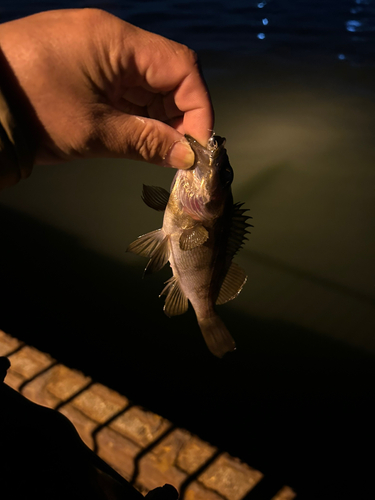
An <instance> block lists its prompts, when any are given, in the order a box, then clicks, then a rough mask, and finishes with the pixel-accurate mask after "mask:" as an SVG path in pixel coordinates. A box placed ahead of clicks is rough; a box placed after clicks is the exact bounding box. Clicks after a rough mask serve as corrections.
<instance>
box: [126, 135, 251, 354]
mask: <svg viewBox="0 0 375 500" xmlns="http://www.w3.org/2000/svg"><path fill="white" fill-rule="evenodd" d="M186 138H187V140H188V141H189V143H190V145H191V147H192V149H193V151H194V153H195V162H194V165H193V167H192V168H191V169H189V170H179V171H178V172H177V173H176V175H175V178H174V180H173V182H172V186H171V193H170V194H169V193H168V192H167V191H166V190H164V189H163V188H159V187H154V186H144V187H143V194H142V198H143V200H144V201H145V203H146V204H147V205H148V206H150V207H151V208H154V209H155V210H159V211H161V210H165V213H164V219H163V226H162V228H161V229H160V230H157V231H152V232H151V233H147V234H145V235H143V236H140V237H139V238H138V239H137V240H135V241H134V242H133V243H131V244H130V246H129V247H128V251H131V252H134V253H136V254H139V255H143V256H145V257H148V258H149V262H148V264H147V266H146V269H145V274H148V273H150V272H154V271H157V270H159V269H161V268H162V267H163V266H164V265H165V264H166V263H167V262H168V261H169V263H170V266H171V268H172V272H173V276H172V278H171V279H169V280H168V281H167V282H166V284H165V285H166V286H165V287H164V289H163V291H162V292H161V295H166V300H165V305H164V312H165V313H166V314H167V315H168V316H175V315H178V314H183V313H184V312H185V311H186V310H187V308H188V302H189V301H190V303H191V304H192V306H193V308H194V311H195V314H196V316H197V320H198V324H199V326H200V329H201V331H202V334H203V337H204V339H205V341H206V344H207V346H208V348H209V349H210V351H211V352H212V353H213V354H214V355H216V356H218V357H222V356H223V355H224V354H225V353H226V352H228V351H233V350H234V349H235V342H234V340H233V338H232V336H231V335H230V333H229V331H228V330H227V328H226V327H225V325H224V323H223V322H222V320H221V319H220V317H219V316H218V315H217V313H216V304H223V303H225V302H228V301H229V300H232V299H234V298H235V297H236V296H237V295H238V294H239V293H240V291H241V290H242V288H243V286H244V284H245V282H246V280H247V276H246V274H245V272H244V271H243V270H242V269H241V268H239V267H238V266H237V265H236V264H235V263H233V262H232V260H233V257H234V255H235V254H236V253H237V252H238V250H239V249H240V248H241V246H242V245H243V243H244V240H245V239H246V237H245V234H246V233H247V232H248V231H247V228H248V227H249V226H250V224H248V223H247V219H248V218H249V217H248V216H247V215H245V212H246V209H242V208H241V207H242V205H241V204H233V198H232V192H231V184H232V181H233V170H232V167H231V166H230V164H229V160H228V156H227V154H226V150H225V148H224V144H225V139H224V138H222V137H219V136H212V137H211V138H210V140H209V142H208V145H207V147H203V146H202V145H200V144H199V143H198V142H197V141H196V140H195V139H193V138H192V137H190V136H186Z"/></svg>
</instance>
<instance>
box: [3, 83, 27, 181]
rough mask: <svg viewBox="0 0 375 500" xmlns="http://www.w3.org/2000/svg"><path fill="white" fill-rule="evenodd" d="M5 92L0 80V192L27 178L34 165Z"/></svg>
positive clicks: (24, 132)
mask: <svg viewBox="0 0 375 500" xmlns="http://www.w3.org/2000/svg"><path fill="white" fill-rule="evenodd" d="M7 90H8V89H7V88H6V85H4V82H2V81H1V79H0V190H1V189H3V188H4V187H6V186H11V185H12V184H16V183H17V182H18V181H19V180H20V179H24V178H26V177H28V176H29V175H30V173H31V170H32V167H33V163H34V151H33V150H32V147H31V145H30V141H29V140H28V138H27V131H25V130H23V129H22V123H20V121H19V120H17V118H16V115H17V113H15V112H14V110H13V109H12V108H13V107H12V105H11V102H10V99H8V98H7V94H9V92H7ZM16 108H17V106H16ZM18 114H19V113H18Z"/></svg>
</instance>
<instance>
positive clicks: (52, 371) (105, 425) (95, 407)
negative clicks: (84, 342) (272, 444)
mask: <svg viewBox="0 0 375 500" xmlns="http://www.w3.org/2000/svg"><path fill="white" fill-rule="evenodd" d="M0 356H7V357H8V358H9V360H10V362H11V367H10V369H9V370H8V374H7V377H6V379H5V383H6V384H8V385H9V386H10V387H12V388H13V389H15V390H17V391H19V392H20V393H21V394H23V395H24V396H25V397H27V398H28V399H30V400H31V401H34V402H35V403H38V404H41V405H44V406H48V407H50V408H54V409H56V410H58V411H60V412H61V413H63V414H64V415H65V416H67V417H68V418H69V420H70V421H71V422H72V423H73V424H74V426H75V427H76V429H77V431H78V432H79V434H80V436H81V438H82V440H83V441H84V442H85V443H86V444H87V445H88V446H89V447H90V448H91V449H92V450H94V451H95V452H96V453H97V454H98V455H99V456H100V457H101V458H102V459H103V460H105V461H106V462H107V463H108V464H109V465H111V466H112V467H113V469H115V470H116V471H117V472H118V473H120V474H121V475H122V476H123V477H124V478H125V479H127V480H128V481H130V482H131V483H132V484H133V485H134V486H135V487H136V488H137V489H138V490H139V491H140V492H141V493H143V494H145V493H146V492H147V491H149V490H150V489H153V488H156V487H157V486H162V485H163V484H165V483H169V484H172V485H173V486H175V487H176V488H177V490H178V491H179V492H180V498H183V499H185V500H242V499H245V497H246V500H251V498H254V499H255V498H267V499H268V498H269V500H292V499H294V498H295V497H296V493H295V492H294V491H293V490H292V489H291V488H289V487H288V486H282V487H281V488H280V489H279V491H276V492H275V494H274V495H273V496H268V497H265V496H263V495H261V496H259V495H258V494H257V492H258V493H259V492H261V491H262V489H264V488H263V484H266V483H265V481H266V479H267V478H264V475H263V474H262V472H260V471H258V470H256V469H254V468H252V467H250V466H249V465H247V464H245V463H243V462H241V461H240V460H239V459H237V458H234V457H232V456H230V455H229V454H228V453H226V452H224V451H222V450H218V449H217V448H215V447H214V446H212V445H210V444H209V443H207V442H204V441H202V440H201V439H200V438H199V437H198V436H195V435H193V434H191V433H190V432H189V431H188V430H185V429H181V428H177V427H176V426H175V425H173V423H172V422H169V421H168V420H166V419H165V418H163V417H162V416H160V415H156V414H155V413H152V412H150V411H148V410H147V409H145V408H142V407H140V406H137V405H136V404H134V403H132V402H131V401H129V400H128V399H127V398H126V396H124V395H121V394H118V393H117V392H115V391H113V390H111V389H110V388H108V387H105V386H104V385H102V384H99V383H97V382H95V381H93V380H92V379H91V378H90V377H89V376H86V375H84V374H83V373H81V372H79V371H76V370H72V369H70V368H67V367H66V366H64V365H62V364H61V363H58V362H57V361H56V360H55V359H53V358H51V356H49V355H48V354H45V353H42V352H40V351H38V350H37V349H35V348H33V347H31V346H28V345H25V344H24V343H23V342H20V341H19V340H17V339H15V338H14V337H11V336H10V335H8V334H6V333H4V332H3V331H1V330H0ZM265 490H267V488H265Z"/></svg>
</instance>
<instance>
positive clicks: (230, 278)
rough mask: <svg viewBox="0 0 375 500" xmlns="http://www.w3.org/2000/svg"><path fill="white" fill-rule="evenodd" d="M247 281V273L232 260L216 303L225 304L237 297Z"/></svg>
mask: <svg viewBox="0 0 375 500" xmlns="http://www.w3.org/2000/svg"><path fill="white" fill-rule="evenodd" d="M246 281H247V276H246V273H245V271H244V270H243V269H241V268H240V267H239V266H237V264H235V263H234V262H232V264H231V266H230V268H229V269H228V272H227V274H226V276H225V278H224V281H223V283H222V285H221V288H220V292H219V296H218V298H217V300H216V304H217V305H220V304H225V302H229V301H230V300H233V299H235V298H236V297H237V295H238V294H239V293H240V292H241V290H242V288H243V287H244V285H245V283H246Z"/></svg>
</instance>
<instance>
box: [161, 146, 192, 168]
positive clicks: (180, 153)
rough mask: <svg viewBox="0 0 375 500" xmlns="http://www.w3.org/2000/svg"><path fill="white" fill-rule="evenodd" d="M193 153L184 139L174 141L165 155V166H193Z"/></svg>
mask: <svg viewBox="0 0 375 500" xmlns="http://www.w3.org/2000/svg"><path fill="white" fill-rule="evenodd" d="M194 159H195V155H194V152H193V150H192V149H191V147H190V145H189V143H188V142H187V141H185V140H183V141H178V142H175V143H174V144H173V145H172V147H171V149H170V150H169V151H168V153H167V156H166V157H165V166H166V167H173V168H182V169H185V170H186V169H187V168H190V167H192V166H193V163H194Z"/></svg>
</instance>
